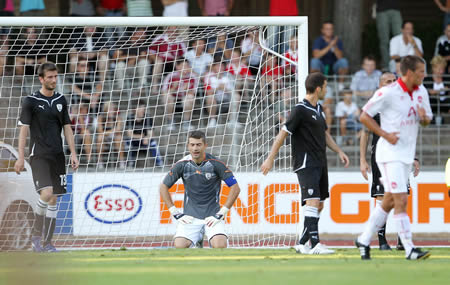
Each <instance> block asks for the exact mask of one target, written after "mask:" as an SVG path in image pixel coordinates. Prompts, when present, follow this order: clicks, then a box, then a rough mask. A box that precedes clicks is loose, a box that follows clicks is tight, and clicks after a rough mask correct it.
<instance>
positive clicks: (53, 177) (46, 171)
mask: <svg viewBox="0 0 450 285" xmlns="http://www.w3.org/2000/svg"><path fill="white" fill-rule="evenodd" d="M30 165H31V170H32V173H33V181H34V186H35V187H36V191H37V192H38V193H39V192H40V191H41V190H42V189H45V188H48V187H53V195H57V196H60V195H64V194H66V160H65V157H64V153H60V154H56V155H54V156H53V157H41V156H37V157H36V156H32V157H31V158H30Z"/></svg>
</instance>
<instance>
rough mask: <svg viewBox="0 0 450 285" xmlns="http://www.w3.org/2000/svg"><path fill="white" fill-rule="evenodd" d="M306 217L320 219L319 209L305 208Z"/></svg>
mask: <svg viewBox="0 0 450 285" xmlns="http://www.w3.org/2000/svg"><path fill="white" fill-rule="evenodd" d="M304 210H305V211H304V213H305V217H313V218H319V215H320V214H319V209H317V208H315V207H311V206H305V209H304Z"/></svg>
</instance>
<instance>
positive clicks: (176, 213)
mask: <svg viewBox="0 0 450 285" xmlns="http://www.w3.org/2000/svg"><path fill="white" fill-rule="evenodd" d="M169 211H170V213H171V214H172V216H173V217H174V219H175V220H177V222H179V223H181V224H183V225H187V224H192V222H193V221H194V217H192V216H189V215H185V214H183V213H182V212H181V211H180V210H179V209H177V208H176V207H175V206H172V207H170V208H169Z"/></svg>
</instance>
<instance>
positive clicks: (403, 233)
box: [394, 213, 414, 257]
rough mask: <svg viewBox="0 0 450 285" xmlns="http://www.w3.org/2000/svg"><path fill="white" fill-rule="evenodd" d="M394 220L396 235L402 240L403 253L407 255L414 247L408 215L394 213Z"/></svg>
mask: <svg viewBox="0 0 450 285" xmlns="http://www.w3.org/2000/svg"><path fill="white" fill-rule="evenodd" d="M394 221H395V225H396V226H397V232H398V236H399V237H400V239H401V240H402V243H403V246H404V247H405V254H406V256H407V257H408V255H409V254H410V253H411V250H412V249H413V248H414V244H413V241H412V234H411V224H410V222H409V217H408V215H407V214H406V213H400V214H397V215H394Z"/></svg>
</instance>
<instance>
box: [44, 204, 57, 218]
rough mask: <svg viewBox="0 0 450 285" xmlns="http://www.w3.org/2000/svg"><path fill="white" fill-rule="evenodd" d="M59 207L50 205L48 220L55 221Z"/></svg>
mask: <svg viewBox="0 0 450 285" xmlns="http://www.w3.org/2000/svg"><path fill="white" fill-rule="evenodd" d="M57 210H58V206H56V205H48V207H47V214H46V215H45V216H46V217H47V218H51V219H55V218H56V214H57Z"/></svg>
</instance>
